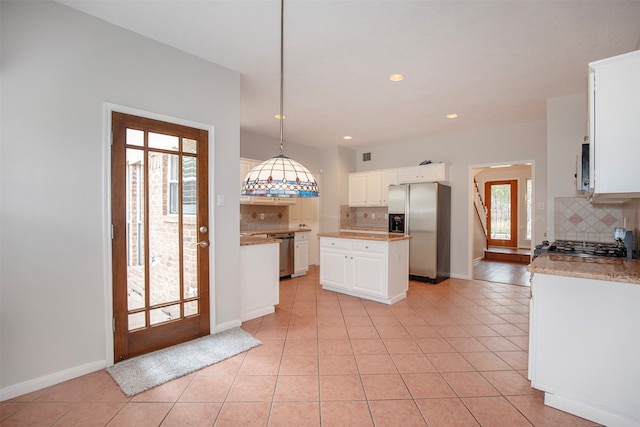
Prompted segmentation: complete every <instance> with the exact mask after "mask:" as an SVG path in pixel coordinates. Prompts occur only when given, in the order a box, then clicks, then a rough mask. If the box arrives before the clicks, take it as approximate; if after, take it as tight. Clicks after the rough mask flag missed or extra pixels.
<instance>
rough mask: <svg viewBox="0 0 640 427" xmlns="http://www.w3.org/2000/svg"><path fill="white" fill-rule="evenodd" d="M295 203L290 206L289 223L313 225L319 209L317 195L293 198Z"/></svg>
mask: <svg viewBox="0 0 640 427" xmlns="http://www.w3.org/2000/svg"><path fill="white" fill-rule="evenodd" d="M292 200H293V201H294V203H293V204H292V205H291V206H289V223H290V224H295V225H300V224H304V225H306V226H311V224H313V223H314V222H315V221H316V210H317V209H318V207H317V206H318V202H317V201H318V198H317V197H308V198H307V197H302V198H298V199H292Z"/></svg>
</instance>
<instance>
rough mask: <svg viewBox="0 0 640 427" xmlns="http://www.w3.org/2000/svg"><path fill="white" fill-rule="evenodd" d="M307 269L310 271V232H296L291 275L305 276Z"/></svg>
mask: <svg viewBox="0 0 640 427" xmlns="http://www.w3.org/2000/svg"><path fill="white" fill-rule="evenodd" d="M307 271H309V233H296V234H295V238H294V249H293V274H292V275H291V277H297V276H303V275H305V274H306V273H307Z"/></svg>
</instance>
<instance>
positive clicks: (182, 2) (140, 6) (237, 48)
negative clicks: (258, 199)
mask: <svg viewBox="0 0 640 427" xmlns="http://www.w3.org/2000/svg"><path fill="white" fill-rule="evenodd" d="M61 3H63V4H66V5H68V6H71V7H73V8H75V9H78V10H81V11H84V12H86V13H89V14H91V15H95V16H97V17H99V18H101V19H104V20H106V21H108V22H112V23H114V24H116V25H119V26H121V27H124V28H127V29H130V30H132V31H135V32H137V33H140V34H143V35H145V36H147V37H150V38H152V39H156V40H158V41H161V42H163V43H166V44H168V45H170V46H173V47H176V48H178V49H181V50H183V51H186V52H189V53H191V54H193V55H197V56H199V57H202V58H205V59H207V60H209V61H211V62H214V63H216V64H219V65H222V66H224V67H227V68H230V69H233V70H236V71H238V72H240V73H241V76H242V77H241V126H242V129H244V130H248V131H251V132H255V133H259V134H264V135H269V136H272V137H274V138H278V137H279V130H280V128H279V122H278V120H277V119H275V118H274V115H275V114H277V113H278V111H279V108H280V102H279V88H280V86H279V84H280V82H279V79H280V68H279V67H280V56H279V55H280V2H279V1H277V0H261V1H251V0H232V1H221V0H207V1H195V0H172V1H167V0H165V1H158V0H153V1H149V0H144V1H127V0H121V1H113V0H94V1H86V0H62V1H61ZM284 31H285V36H284V38H285V43H284V44H285V47H284V60H285V71H284V76H285V77H284V94H285V95H284V112H285V116H286V119H285V122H284V124H285V126H284V135H285V142H286V141H294V142H297V143H300V144H305V145H311V146H317V147H328V146H335V145H343V146H349V147H358V146H368V147H371V146H375V145H382V144H389V143H394V142H400V141H406V140H409V139H415V138H420V137H430V136H435V135H442V134H446V133H453V132H461V131H467V130H472V129H478V128H481V127H493V126H501V125H505V124H511V123H517V122H524V121H532V120H544V119H545V118H546V108H545V107H546V100H547V98H553V97H558V96H564V95H571V94H576V93H582V92H586V88H587V64H588V63H589V62H590V61H594V60H598V59H602V58H607V57H610V56H614V55H617V54H621V53H626V52H629V51H632V50H635V49H638V48H639V42H640V1H639V0H633V1H611V0H600V1H585V0H576V1H565V0H558V1H539V0H537V1H516V0H513V1H499V0H498V1H481V0H475V1H453V0H449V1H419V0H414V1H399V0H386V1H372V0H359V1H358V0H353V1H347V0H342V1H330V0H315V1H313V0H287V1H286V3H285V18H284ZM393 73H402V74H404V75H405V76H406V78H405V80H404V81H402V82H398V83H394V82H391V81H389V80H388V76H389V75H390V74H393ZM452 112H455V113H458V114H459V118H458V119H455V120H448V119H446V118H445V115H446V114H447V113H452ZM345 135H351V136H352V137H353V139H352V140H351V141H345V140H343V136H345Z"/></svg>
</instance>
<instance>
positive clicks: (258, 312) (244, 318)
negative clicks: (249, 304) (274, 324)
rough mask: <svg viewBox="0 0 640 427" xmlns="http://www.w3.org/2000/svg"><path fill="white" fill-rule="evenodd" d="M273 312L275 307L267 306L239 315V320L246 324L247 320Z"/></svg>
mask: <svg viewBox="0 0 640 427" xmlns="http://www.w3.org/2000/svg"><path fill="white" fill-rule="evenodd" d="M292 277H293V276H292ZM275 311H276V308H275V306H273V305H268V306H266V307H261V308H259V309H256V310H253V311H250V312H248V313H242V314H241V315H240V320H242V321H243V322H246V321H247V320H251V319H255V318H256V317H261V316H266V315H267V314H271V313H274V312H275Z"/></svg>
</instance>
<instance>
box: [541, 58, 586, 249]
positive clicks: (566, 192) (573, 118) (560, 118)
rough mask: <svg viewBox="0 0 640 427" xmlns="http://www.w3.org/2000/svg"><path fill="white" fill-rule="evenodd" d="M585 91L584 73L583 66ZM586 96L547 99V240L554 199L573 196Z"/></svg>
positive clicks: (551, 236)
mask: <svg viewBox="0 0 640 427" xmlns="http://www.w3.org/2000/svg"><path fill="white" fill-rule="evenodd" d="M584 79H585V91H586V89H587V88H586V86H587V70H586V67H585V75H584ZM587 107H588V105H587V95H586V92H585V93H583V94H578V95H572V96H565V97H562V98H552V99H548V100H547V182H548V183H549V186H548V187H549V188H548V189H547V207H548V209H547V230H548V236H547V239H548V240H549V241H553V240H554V239H555V238H554V235H553V234H554V233H553V230H554V204H553V200H554V199H555V198H556V197H575V196H576V193H577V185H576V178H575V173H576V160H577V156H578V155H580V153H581V151H580V150H581V146H582V143H583V140H584V137H585V135H587V134H588V129H587Z"/></svg>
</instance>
